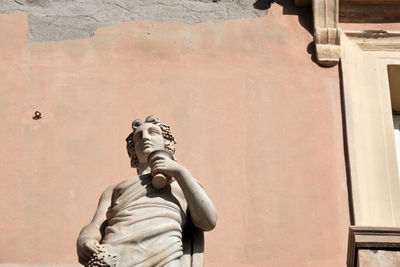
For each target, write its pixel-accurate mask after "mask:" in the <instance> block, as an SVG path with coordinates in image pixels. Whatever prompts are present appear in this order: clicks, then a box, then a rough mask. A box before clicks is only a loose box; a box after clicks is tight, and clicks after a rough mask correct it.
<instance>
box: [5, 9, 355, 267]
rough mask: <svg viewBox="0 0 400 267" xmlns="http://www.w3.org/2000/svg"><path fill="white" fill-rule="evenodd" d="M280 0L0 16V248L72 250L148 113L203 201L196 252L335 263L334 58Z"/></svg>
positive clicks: (235, 258)
mask: <svg viewBox="0 0 400 267" xmlns="http://www.w3.org/2000/svg"><path fill="white" fill-rule="evenodd" d="M283 11H284V10H283V8H282V7H281V6H280V5H277V4H276V5H273V6H272V8H271V9H270V10H269V14H268V16H267V17H265V18H257V19H240V20H232V21H224V22H209V23H202V24H197V25H184V24H157V23H151V22H146V21H137V22H127V23H121V24H116V25H113V26H110V27H105V28H101V29H99V30H98V31H97V32H96V35H95V36H94V37H93V38H91V39H86V40H76V41H61V42H52V43H30V44H29V43H26V34H27V30H28V28H27V27H28V26H27V17H26V16H24V15H15V14H14V15H0V34H1V36H2V38H0V81H1V87H0V103H1V104H0V117H1V121H2V122H1V125H2V127H1V129H2V131H0V140H1V141H0V142H1V147H2V149H1V150H0V157H1V161H0V162H1V163H0V179H1V187H0V203H1V204H0V214H2V219H1V220H0V232H1V235H2V237H1V238H0V263H40V264H77V260H76V256H75V240H76V237H77V235H78V232H79V231H80V229H81V227H82V226H83V225H84V224H86V223H88V222H89V220H90V219H91V216H92V214H93V212H94V210H95V207H96V204H97V200H98V197H99V195H100V194H101V192H102V190H103V189H104V188H105V187H106V186H108V185H110V184H113V183H118V182H119V181H121V180H123V179H125V178H128V177H130V176H133V175H135V171H134V170H132V169H131V168H130V166H129V160H128V156H127V153H126V151H125V144H124V142H125V141H124V139H125V137H126V136H127V135H128V134H129V132H130V124H131V122H132V120H133V119H135V118H138V117H142V118H143V117H145V116H146V115H148V114H153V113H154V114H158V115H159V116H160V117H161V118H162V119H163V120H164V121H166V122H168V123H169V124H171V125H172V130H173V132H174V134H175V136H176V138H177V141H178V144H177V158H178V160H179V161H180V162H182V163H183V164H184V165H186V166H187V167H188V169H190V170H191V172H192V173H193V174H194V175H195V176H196V177H197V178H198V179H199V180H200V181H201V182H202V184H203V185H204V187H205V188H206V190H207V192H208V193H209V195H210V197H211V198H212V199H213V201H214V202H215V205H216V207H217V210H218V214H219V221H218V225H217V228H216V229H215V230H214V231H212V232H209V233H207V234H206V266H214V267H220V266H233V267H235V266H240V267H244V266H269V267H272V266H279V267H282V266H296V267H302V266H304V267H305V266H307V267H320V266H324V267H338V266H345V259H346V246H347V229H348V226H349V212H348V200H347V187H346V174H345V163H344V153H343V135H342V119H341V107H340V90H339V76H338V69H337V67H335V68H329V69H327V68H321V67H319V66H317V65H316V64H315V63H314V62H312V60H311V55H310V54H309V53H308V52H307V46H308V45H309V43H310V42H311V41H312V35H311V34H310V33H309V32H308V31H307V30H306V29H305V28H304V27H303V26H302V24H304V23H300V22H299V17H298V16H297V15H296V14H290V13H289V14H287V12H283ZM303 19H304V17H303ZM306 19H308V23H309V22H310V18H309V17H306ZM35 110H39V111H40V112H41V113H42V116H43V118H42V119H40V120H37V121H36V120H32V116H33V113H34V111H35Z"/></svg>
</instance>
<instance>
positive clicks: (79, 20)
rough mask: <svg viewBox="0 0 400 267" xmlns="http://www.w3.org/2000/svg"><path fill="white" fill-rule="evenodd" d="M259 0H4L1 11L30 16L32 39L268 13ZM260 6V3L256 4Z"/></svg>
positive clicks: (30, 40) (37, 40) (81, 35)
mask: <svg viewBox="0 0 400 267" xmlns="http://www.w3.org/2000/svg"><path fill="white" fill-rule="evenodd" d="M254 3H255V0H2V1H0V13H3V14H4V13H17V12H23V13H26V14H28V15H29V19H28V21H29V33H28V42H47V41H58V40H71V39H81V38H88V37H91V36H93V35H94V32H95V31H96V29H97V28H98V27H102V26H107V25H111V24H114V23H119V22H124V21H134V20H149V21H154V22H159V23H172V22H180V23H187V24H196V23H201V22H206V21H220V20H230V19H238V18H252V17H260V16H265V15H266V14H267V11H266V10H259V9H257V8H255V7H254ZM256 7H257V6H256Z"/></svg>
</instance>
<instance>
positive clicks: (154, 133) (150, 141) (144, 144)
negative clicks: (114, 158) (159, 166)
mask: <svg viewBox="0 0 400 267" xmlns="http://www.w3.org/2000/svg"><path fill="white" fill-rule="evenodd" d="M133 142H134V144H135V152H136V156H137V157H138V159H139V163H147V157H148V156H149V155H150V153H151V152H153V151H155V150H164V149H165V145H164V138H163V136H162V131H161V128H160V127H159V126H158V125H156V124H153V123H143V124H142V125H140V126H139V127H138V128H136V130H135V134H134V135H133Z"/></svg>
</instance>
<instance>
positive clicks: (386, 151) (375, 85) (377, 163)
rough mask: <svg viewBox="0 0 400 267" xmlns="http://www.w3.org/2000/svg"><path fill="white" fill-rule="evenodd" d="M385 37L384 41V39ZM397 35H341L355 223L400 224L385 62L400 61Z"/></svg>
mask: <svg viewBox="0 0 400 267" xmlns="http://www.w3.org/2000/svg"><path fill="white" fill-rule="evenodd" d="M385 40H386V42H385ZM399 40H400V38H398V35H396V34H393V35H390V34H378V35H376V34H373V33H370V35H368V34H366V33H365V32H360V33H348V34H342V36H341V45H342V55H341V59H342V70H343V71H342V72H343V95H344V106H345V116H346V131H347V143H348V153H349V167H350V177H351V188H352V200H353V210H354V224H355V225H357V226H386V227H399V226H400V185H399V177H398V172H397V163H396V152H395V147H394V134H393V119H392V109H391V101H390V89H389V81H388V72H387V66H388V65H390V64H398V62H400V54H399V51H400V46H398V43H399Z"/></svg>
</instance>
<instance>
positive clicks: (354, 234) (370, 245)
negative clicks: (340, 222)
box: [347, 226, 400, 267]
mask: <svg viewBox="0 0 400 267" xmlns="http://www.w3.org/2000/svg"><path fill="white" fill-rule="evenodd" d="M358 250H393V251H400V228H389V227H360V226H351V227H350V229H349V242H348V249H347V267H356V266H358V265H357V255H358ZM388 266H389V265H388ZM390 266H391V265H390Z"/></svg>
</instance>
